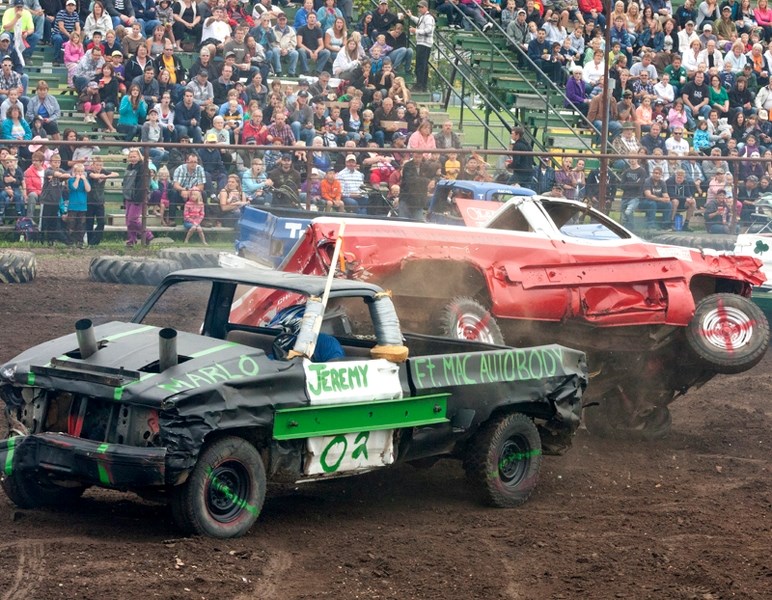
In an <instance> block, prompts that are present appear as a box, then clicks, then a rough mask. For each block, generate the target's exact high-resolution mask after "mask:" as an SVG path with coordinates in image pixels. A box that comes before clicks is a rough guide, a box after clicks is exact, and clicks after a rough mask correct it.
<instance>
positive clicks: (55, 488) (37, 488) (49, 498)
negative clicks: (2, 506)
mask: <svg viewBox="0 0 772 600" xmlns="http://www.w3.org/2000/svg"><path fill="white" fill-rule="evenodd" d="M2 486H3V491H4V492H5V495H6V496H8V498H9V499H10V500H11V502H13V503H14V504H15V505H16V506H18V507H19V508H25V509H29V508H41V507H45V506H67V505H69V504H73V503H74V502H76V501H77V500H78V499H79V498H80V497H81V496H82V495H83V492H84V491H85V490H86V487H85V486H76V487H62V486H59V485H55V484H53V483H49V482H47V481H45V480H44V479H41V478H37V477H35V475H33V474H30V473H18V472H17V473H12V474H11V475H7V476H5V477H4V478H3V480H2Z"/></svg>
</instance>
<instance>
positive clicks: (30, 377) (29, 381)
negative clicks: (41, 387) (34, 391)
mask: <svg viewBox="0 0 772 600" xmlns="http://www.w3.org/2000/svg"><path fill="white" fill-rule="evenodd" d="M27 385H35V374H34V373H33V372H32V371H30V372H29V373H27Z"/></svg>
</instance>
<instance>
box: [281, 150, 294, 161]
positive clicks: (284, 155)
mask: <svg viewBox="0 0 772 600" xmlns="http://www.w3.org/2000/svg"><path fill="white" fill-rule="evenodd" d="M281 159H282V160H285V159H290V160H292V154H290V153H289V152H282V153H281Z"/></svg>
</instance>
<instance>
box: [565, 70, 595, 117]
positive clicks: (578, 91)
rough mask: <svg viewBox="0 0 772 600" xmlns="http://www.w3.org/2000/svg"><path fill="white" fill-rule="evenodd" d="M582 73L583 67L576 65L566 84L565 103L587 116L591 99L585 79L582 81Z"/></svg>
mask: <svg viewBox="0 0 772 600" xmlns="http://www.w3.org/2000/svg"><path fill="white" fill-rule="evenodd" d="M582 73H583V70H582V68H581V67H574V72H573V77H571V78H570V79H569V80H568V83H567V84H566V98H565V100H564V101H563V105H564V106H565V107H566V108H573V109H576V110H578V111H579V112H580V113H582V114H583V115H585V116H586V115H587V111H588V110H589V108H590V99H589V98H588V97H587V92H586V89H585V85H584V81H582Z"/></svg>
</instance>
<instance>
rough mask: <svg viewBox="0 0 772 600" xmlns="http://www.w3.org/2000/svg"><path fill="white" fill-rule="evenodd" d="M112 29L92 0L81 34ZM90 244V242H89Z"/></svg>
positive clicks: (87, 35)
mask: <svg viewBox="0 0 772 600" xmlns="http://www.w3.org/2000/svg"><path fill="white" fill-rule="evenodd" d="M112 29H113V20H112V18H110V15H108V14H107V13H106V12H105V5H104V3H103V2H100V0H97V1H96V2H94V6H93V7H92V8H91V12H90V13H89V15H88V16H87V17H86V22H85V25H83V36H84V39H85V40H90V39H91V38H93V37H94V32H96V31H99V32H100V33H107V32H108V31H110V30H112ZM89 245H90V244H89Z"/></svg>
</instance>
